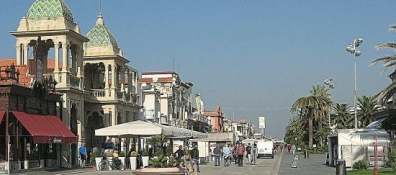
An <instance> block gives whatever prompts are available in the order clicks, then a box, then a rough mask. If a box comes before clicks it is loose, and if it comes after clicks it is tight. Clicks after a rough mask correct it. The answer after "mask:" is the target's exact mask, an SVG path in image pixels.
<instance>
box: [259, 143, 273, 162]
mask: <svg viewBox="0 0 396 175" xmlns="http://www.w3.org/2000/svg"><path fill="white" fill-rule="evenodd" d="M257 152H258V153H257V158H260V157H271V158H272V159H273V158H274V142H273V141H271V140H264V139H262V140H257Z"/></svg>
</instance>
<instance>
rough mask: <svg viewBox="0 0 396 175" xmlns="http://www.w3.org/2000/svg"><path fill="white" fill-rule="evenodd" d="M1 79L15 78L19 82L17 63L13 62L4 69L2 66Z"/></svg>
mask: <svg viewBox="0 0 396 175" xmlns="http://www.w3.org/2000/svg"><path fill="white" fill-rule="evenodd" d="M0 79H1V80H15V81H16V82H17V83H18V82H19V69H18V70H16V69H15V65H14V64H11V66H10V67H8V66H7V67H6V68H5V69H2V67H0Z"/></svg>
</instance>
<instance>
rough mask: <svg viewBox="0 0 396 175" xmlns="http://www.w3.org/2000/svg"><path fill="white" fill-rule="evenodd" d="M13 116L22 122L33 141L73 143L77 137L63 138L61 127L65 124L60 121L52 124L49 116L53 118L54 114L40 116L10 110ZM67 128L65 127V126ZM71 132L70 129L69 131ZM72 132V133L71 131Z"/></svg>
mask: <svg viewBox="0 0 396 175" xmlns="http://www.w3.org/2000/svg"><path fill="white" fill-rule="evenodd" d="M12 113H13V114H14V115H15V117H16V118H17V119H18V120H19V122H21V123H22V125H23V126H24V127H25V128H26V130H27V131H28V132H29V133H30V135H32V136H33V141H34V143H75V142H77V137H76V136H74V135H73V136H74V137H75V139H74V140H72V139H69V137H70V136H69V135H67V137H66V138H64V136H65V135H64V134H63V132H65V131H63V129H64V128H65V127H66V125H65V124H64V123H63V122H62V121H60V120H59V119H58V120H59V121H60V123H56V124H53V123H52V122H50V119H49V118H55V117H54V116H42V115H34V114H27V113H25V112H18V111H12ZM51 121H52V120H51ZM66 129H67V127H66ZM69 132H70V133H71V131H69ZM72 134H73V133H72Z"/></svg>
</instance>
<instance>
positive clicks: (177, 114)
mask: <svg viewBox="0 0 396 175" xmlns="http://www.w3.org/2000/svg"><path fill="white" fill-rule="evenodd" d="M139 83H140V84H141V96H142V98H141V100H142V106H143V110H142V113H143V116H144V117H145V119H146V120H152V121H154V122H156V123H159V124H162V125H169V126H176V127H182V128H187V129H191V130H195V131H201V132H204V131H205V130H207V127H208V122H207V119H206V118H204V117H203V116H202V115H199V114H198V113H194V111H193V107H192V87H193V84H192V83H190V82H182V81H181V78H180V76H179V75H178V74H177V73H175V72H142V78H140V79H139Z"/></svg>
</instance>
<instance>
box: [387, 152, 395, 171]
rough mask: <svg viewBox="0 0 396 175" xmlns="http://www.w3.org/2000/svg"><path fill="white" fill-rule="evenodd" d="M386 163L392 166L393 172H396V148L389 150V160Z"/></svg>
mask: <svg viewBox="0 0 396 175" xmlns="http://www.w3.org/2000/svg"><path fill="white" fill-rule="evenodd" d="M386 164H387V165H388V166H389V167H391V168H392V170H393V172H396V150H393V151H390V152H388V161H387V162H386Z"/></svg>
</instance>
